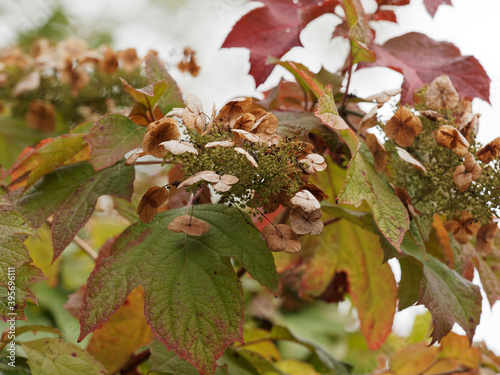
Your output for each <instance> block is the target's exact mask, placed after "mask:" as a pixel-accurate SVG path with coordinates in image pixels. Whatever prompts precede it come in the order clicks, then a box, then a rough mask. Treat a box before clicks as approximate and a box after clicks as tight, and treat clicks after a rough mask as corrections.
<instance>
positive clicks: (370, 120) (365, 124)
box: [359, 106, 379, 129]
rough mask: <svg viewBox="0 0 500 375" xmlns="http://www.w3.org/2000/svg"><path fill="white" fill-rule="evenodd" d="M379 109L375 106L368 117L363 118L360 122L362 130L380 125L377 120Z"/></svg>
mask: <svg viewBox="0 0 500 375" xmlns="http://www.w3.org/2000/svg"><path fill="white" fill-rule="evenodd" d="M378 110H379V107H378V106H375V107H373V108H372V109H371V110H370V111H369V112H368V113H367V114H366V115H364V116H363V118H362V119H361V121H360V122H359V127H360V128H362V129H369V128H373V127H374V126H375V125H377V124H378V120H377V113H378Z"/></svg>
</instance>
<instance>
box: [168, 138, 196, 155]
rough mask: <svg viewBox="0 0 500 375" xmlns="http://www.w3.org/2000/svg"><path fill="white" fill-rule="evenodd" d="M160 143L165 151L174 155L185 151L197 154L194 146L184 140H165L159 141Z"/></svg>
mask: <svg viewBox="0 0 500 375" xmlns="http://www.w3.org/2000/svg"><path fill="white" fill-rule="evenodd" d="M160 145H162V146H163V147H165V148H166V149H167V151H169V152H171V153H172V154H174V155H180V154H183V153H185V152H189V153H190V154H195V155H198V151H197V150H196V148H194V147H193V146H192V145H191V144H189V143H187V142H185V141H167V142H162V143H160Z"/></svg>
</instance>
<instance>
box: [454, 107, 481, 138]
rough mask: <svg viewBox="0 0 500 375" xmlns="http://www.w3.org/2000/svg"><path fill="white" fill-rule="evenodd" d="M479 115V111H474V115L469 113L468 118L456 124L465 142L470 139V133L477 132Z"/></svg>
mask: <svg viewBox="0 0 500 375" xmlns="http://www.w3.org/2000/svg"><path fill="white" fill-rule="evenodd" d="M480 117H481V114H480V113H476V114H474V115H472V114H471V116H470V118H467V119H465V120H464V122H462V123H461V124H460V125H459V126H458V130H459V131H460V133H462V135H463V136H464V138H465V139H466V140H467V142H468V141H469V139H470V136H471V134H474V135H475V134H477V132H478V130H479V118H480Z"/></svg>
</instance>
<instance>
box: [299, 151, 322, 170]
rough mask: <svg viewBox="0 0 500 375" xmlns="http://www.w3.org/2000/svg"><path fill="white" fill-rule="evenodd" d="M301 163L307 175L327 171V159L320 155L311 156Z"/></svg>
mask: <svg viewBox="0 0 500 375" xmlns="http://www.w3.org/2000/svg"><path fill="white" fill-rule="evenodd" d="M299 162H300V163H302V170H303V171H304V173H307V174H315V173H316V172H321V171H324V170H325V169H326V162H325V158H324V157H323V156H321V155H319V154H309V155H307V156H306V157H305V159H301V160H299Z"/></svg>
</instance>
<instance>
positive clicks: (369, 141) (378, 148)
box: [365, 133, 387, 173]
mask: <svg viewBox="0 0 500 375" xmlns="http://www.w3.org/2000/svg"><path fill="white" fill-rule="evenodd" d="M365 141H366V145H367V146H368V149H369V150H370V152H371V153H372V155H373V160H374V161H373V166H374V167H375V170H376V171H377V172H378V173H383V172H384V171H385V165H386V164H387V151H386V150H385V147H384V146H383V145H382V143H380V141H379V140H378V138H377V136H376V135H375V134H372V133H368V134H366V138H365Z"/></svg>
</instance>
